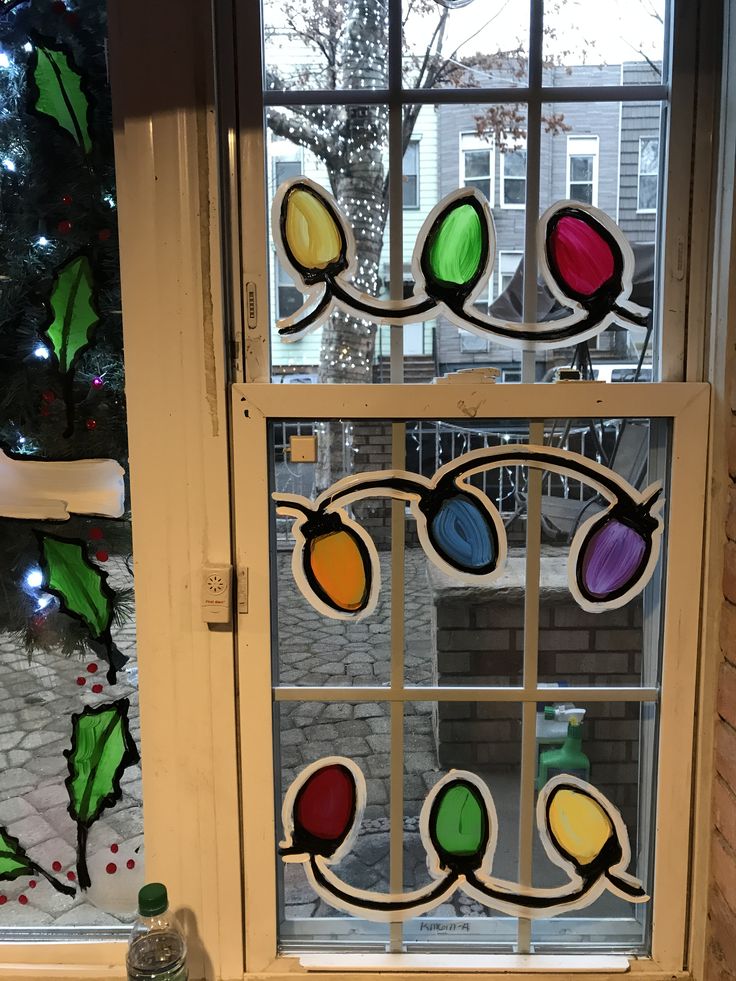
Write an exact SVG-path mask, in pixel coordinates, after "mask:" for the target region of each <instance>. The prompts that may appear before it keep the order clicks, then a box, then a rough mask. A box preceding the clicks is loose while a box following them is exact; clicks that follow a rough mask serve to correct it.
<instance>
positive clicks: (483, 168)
mask: <svg viewBox="0 0 736 981" xmlns="http://www.w3.org/2000/svg"><path fill="white" fill-rule="evenodd" d="M494 155H495V151H494V148H493V144H492V143H489V141H488V140H482V139H481V138H480V137H479V136H476V134H475V133H461V134H460V183H461V184H462V185H464V186H465V187H477V188H478V190H479V191H481V192H482V193H483V194H485V196H486V197H487V198H488V201H489V202H490V204H491V207H493V163H494Z"/></svg>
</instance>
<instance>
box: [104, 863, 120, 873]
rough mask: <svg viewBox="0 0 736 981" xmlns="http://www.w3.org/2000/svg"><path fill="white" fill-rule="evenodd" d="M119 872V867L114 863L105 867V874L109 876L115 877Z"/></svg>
mask: <svg viewBox="0 0 736 981" xmlns="http://www.w3.org/2000/svg"><path fill="white" fill-rule="evenodd" d="M117 870H118V867H117V865H116V864H115V863H114V862H108V863H107V865H106V866H105V872H107V874H108V875H115V873H116V872H117Z"/></svg>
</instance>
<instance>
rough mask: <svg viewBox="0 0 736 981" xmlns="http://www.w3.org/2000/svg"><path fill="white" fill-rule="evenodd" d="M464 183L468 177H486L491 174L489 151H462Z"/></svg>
mask: <svg viewBox="0 0 736 981" xmlns="http://www.w3.org/2000/svg"><path fill="white" fill-rule="evenodd" d="M463 159H464V161H465V181H466V183H467V181H468V178H469V177H487V176H488V174H490V172H491V152H490V150H463Z"/></svg>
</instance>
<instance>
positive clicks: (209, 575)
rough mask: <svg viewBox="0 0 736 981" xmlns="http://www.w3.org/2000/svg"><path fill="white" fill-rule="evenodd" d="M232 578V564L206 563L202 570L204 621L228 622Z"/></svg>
mask: <svg viewBox="0 0 736 981" xmlns="http://www.w3.org/2000/svg"><path fill="white" fill-rule="evenodd" d="M232 580H233V570H232V566H229V565H206V566H205V567H204V569H203V570H202V619H203V620H204V622H205V623H229V622H230V615H231V611H232Z"/></svg>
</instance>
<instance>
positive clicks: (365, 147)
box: [266, 106, 423, 382]
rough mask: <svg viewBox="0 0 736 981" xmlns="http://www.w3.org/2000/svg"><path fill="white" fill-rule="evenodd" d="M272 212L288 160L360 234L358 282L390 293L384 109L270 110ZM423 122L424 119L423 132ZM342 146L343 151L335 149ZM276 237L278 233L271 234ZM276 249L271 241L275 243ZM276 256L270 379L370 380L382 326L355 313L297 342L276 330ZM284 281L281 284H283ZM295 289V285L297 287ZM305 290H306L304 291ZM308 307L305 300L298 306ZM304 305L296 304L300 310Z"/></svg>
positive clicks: (368, 288)
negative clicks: (300, 374)
mask: <svg viewBox="0 0 736 981" xmlns="http://www.w3.org/2000/svg"><path fill="white" fill-rule="evenodd" d="M266 123H267V132H266V152H267V162H268V168H267V170H268V176H269V185H268V203H269V209H270V207H271V204H272V202H273V198H274V196H275V194H276V192H277V190H278V187H279V184H278V183H277V180H278V171H277V167H276V162H283V161H285V160H290V161H292V163H291V164H290V166H291V167H296V166H297V163H296V162H298V174H299V175H302V176H304V177H306V178H307V179H309V180H311V181H313V182H314V183H315V184H317V185H318V186H319V187H321V188H323V189H324V191H325V192H326V193H327V194H331V195H334V198H335V200H336V202H337V204H338V205H339V207H340V208H341V209H342V210H343V211H344V212H345V214H346V215H347V217H348V220H349V222H350V224H351V226H352V229H353V232H354V234H355V239H356V248H357V260H358V269H359V272H358V274H357V276H356V280H355V282H356V285H357V286H358V287H359V288H360V289H361V290H362V291H364V292H366V293H369V294H370V295H372V296H384V297H385V296H387V295H388V283H389V271H388V249H389V240H388V230H387V215H388V193H387V184H386V178H387V175H388V111H387V108H386V106H333V107H319V106H317V107H315V106H298V107H294V108H291V109H270V110H269V111H268V112H267V116H266ZM422 125H423V123H418V124H417V127H418V130H421V127H422ZM336 146H339V147H341V148H342V149H341V151H340V152H339V153H336V152H335V147H336ZM269 235H270V236H272V232H271V231H269ZM271 245H272V249H273V248H274V243H273V241H272V242H271ZM273 254H275V253H272V261H271V269H270V275H271V282H270V288H269V308H270V315H271V366H272V376H273V377H274V379H279V378H281V377H283V376H285V375H287V374H289V373H291V372H293V371H295V370H298V371H308V372H310V373H312V374H315V375H317V376H319V375H320V372H321V373H322V380H329V381H334V382H365V381H368V380H370V379H371V378H372V377H373V373H374V369H375V367H376V364H375V361H376V352H377V349H378V347H379V345H378V344H377V343H376V335H377V332H378V329H377V327H376V326H374V325H371V324H368V323H367V322H366V321H365V320H363V319H362V318H359V317H357V316H353V317H346V316H345V315H342V314H335V315H333V316H332V317H331V318H330V319H329V320H328V321H327V322H326V324H325V325H324V326H320V327H318V328H317V329H316V330H313V331H311V332H309V333H306V334H305V335H304V336H303V337H301V338H300V339H299V340H296V341H289V340H288V335H287V340H284V337H283V336H282V335H280V334H279V333H278V327H277V320H278V318H279V317H280V316H281V317H283V316H288V314H284V313H282V312H280V311H279V310H278V309H277V307H278V303H277V297H276V294H275V283H276V278H277V271H276V269H275V268H274V265H273ZM279 282H281V281H279ZM294 289H295V291H297V292H298V290H297V285H296V283H295V284H294ZM300 295H301V294H300ZM301 306H302V303H301V302H300V304H299V307H301ZM297 309H298V308H297Z"/></svg>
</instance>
